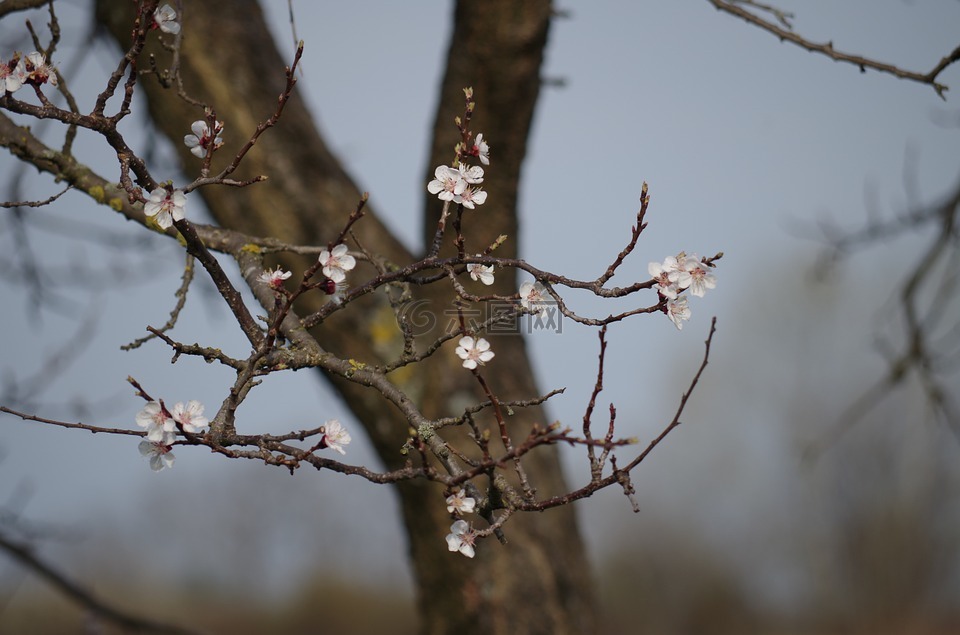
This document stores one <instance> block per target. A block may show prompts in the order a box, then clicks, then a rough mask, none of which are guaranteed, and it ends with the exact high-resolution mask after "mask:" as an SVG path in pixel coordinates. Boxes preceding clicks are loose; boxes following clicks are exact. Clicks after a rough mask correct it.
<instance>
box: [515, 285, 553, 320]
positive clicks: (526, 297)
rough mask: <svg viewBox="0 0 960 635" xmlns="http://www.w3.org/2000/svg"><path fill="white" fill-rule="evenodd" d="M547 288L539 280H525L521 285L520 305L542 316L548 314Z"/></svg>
mask: <svg viewBox="0 0 960 635" xmlns="http://www.w3.org/2000/svg"><path fill="white" fill-rule="evenodd" d="M546 302H547V290H546V288H544V286H543V285H542V284H540V283H539V282H524V283H523V284H521V285H520V305H521V306H522V307H523V308H525V309H527V311H529V312H531V313H534V314H537V315H539V316H540V317H545V316H546V315H547V306H546Z"/></svg>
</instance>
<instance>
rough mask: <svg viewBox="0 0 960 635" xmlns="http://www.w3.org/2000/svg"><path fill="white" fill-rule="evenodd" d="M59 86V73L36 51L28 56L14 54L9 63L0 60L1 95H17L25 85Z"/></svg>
mask: <svg viewBox="0 0 960 635" xmlns="http://www.w3.org/2000/svg"><path fill="white" fill-rule="evenodd" d="M47 83H49V84H50V85H51V86H56V85H57V72H56V71H55V70H54V69H53V67H52V66H50V65H49V64H47V61H46V59H44V57H43V53H40V52H38V51H34V52H32V53H28V54H27V55H25V56H24V55H21V54H20V53H14V54H13V57H12V58H10V59H9V60H7V61H3V60H0V88H2V90H0V94H2V93H4V92H7V93H15V92H17V91H18V90H20V88H22V87H23V85H24V84H32V85H34V86H41V85H43V84H47Z"/></svg>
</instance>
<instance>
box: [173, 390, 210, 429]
mask: <svg viewBox="0 0 960 635" xmlns="http://www.w3.org/2000/svg"><path fill="white" fill-rule="evenodd" d="M170 414H171V415H173V420H174V421H176V422H177V423H179V424H180V425H181V426H183V429H184V431H185V432H189V433H191V434H196V433H198V432H202V431H203V428H206V427H207V426H209V425H210V422H209V421H208V420H207V418H206V417H204V416H203V404H202V403H200V402H199V401H196V400H195V399H191V400H190V401H188V402H187V405H183V402H177V403H176V404H175V405H174V406H173V410H172V411H171V413H170Z"/></svg>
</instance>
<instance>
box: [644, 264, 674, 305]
mask: <svg viewBox="0 0 960 635" xmlns="http://www.w3.org/2000/svg"><path fill="white" fill-rule="evenodd" d="M647 271H648V272H650V275H651V276H653V279H654V280H656V281H657V285H656V288H657V291H659V292H660V295H662V296H663V297H665V298H668V299H670V300H676V299H677V293H678V292H679V289H678V288H677V285H676V284H675V283H673V282H671V281H670V272H668V271H667V270H666V269H664V268H663V265H662V264H660V263H659V262H651V263H650V264H649V266H647Z"/></svg>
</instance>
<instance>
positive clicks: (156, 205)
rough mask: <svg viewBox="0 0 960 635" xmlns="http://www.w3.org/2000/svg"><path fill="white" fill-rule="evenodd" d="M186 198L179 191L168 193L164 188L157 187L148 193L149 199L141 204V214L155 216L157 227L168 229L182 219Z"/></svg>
mask: <svg viewBox="0 0 960 635" xmlns="http://www.w3.org/2000/svg"><path fill="white" fill-rule="evenodd" d="M186 202H187V197H186V196H185V195H184V193H183V192H181V191H180V190H174V191H172V192H171V191H169V190H168V189H167V188H165V187H158V188H157V189H155V190H154V191H152V192H150V198H148V199H147V202H146V203H144V204H143V213H144V214H145V215H147V216H155V217H156V218H155V220H156V221H157V225H159V226H160V228H161V229H168V228H169V227H170V226H171V225H173V223H174V221H178V220H183V219H184V205H185V204H186Z"/></svg>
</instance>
